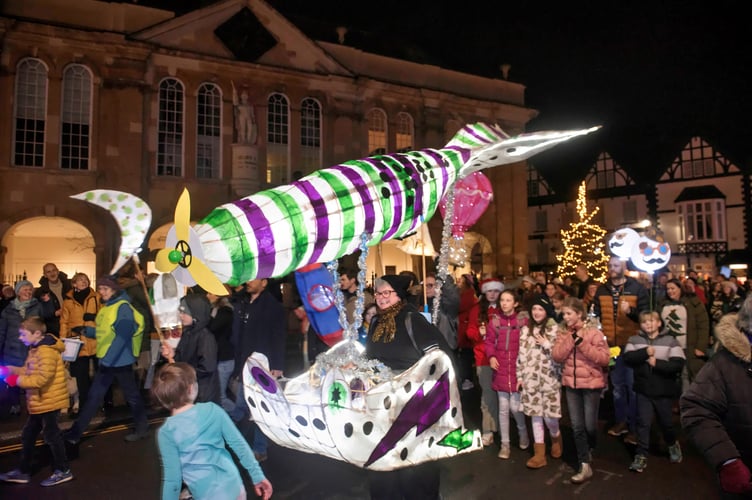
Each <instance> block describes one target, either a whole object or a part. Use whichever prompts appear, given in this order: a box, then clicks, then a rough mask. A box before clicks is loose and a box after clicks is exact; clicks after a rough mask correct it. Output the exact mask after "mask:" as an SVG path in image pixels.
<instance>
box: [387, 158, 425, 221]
mask: <svg viewBox="0 0 752 500" xmlns="http://www.w3.org/2000/svg"><path fill="white" fill-rule="evenodd" d="M421 153H422V152H421ZM392 158H394V159H396V160H397V161H399V162H400V164H402V166H403V167H405V170H407V169H408V168H409V171H410V172H412V174H411V175H410V178H411V179H412V180H413V182H414V183H415V197H414V201H413V213H414V214H421V215H422V214H423V188H425V184H424V183H423V179H421V176H420V171H419V170H418V167H417V166H415V163H413V162H417V163H420V162H421V161H425V160H427V159H428V158H422V157H417V158H416V157H415V156H414V155H406V154H399V155H394V156H393V157H392ZM410 160H412V161H410ZM433 167H434V165H431V164H430V162H428V167H427V170H433ZM405 213H407V207H406V208H405Z"/></svg>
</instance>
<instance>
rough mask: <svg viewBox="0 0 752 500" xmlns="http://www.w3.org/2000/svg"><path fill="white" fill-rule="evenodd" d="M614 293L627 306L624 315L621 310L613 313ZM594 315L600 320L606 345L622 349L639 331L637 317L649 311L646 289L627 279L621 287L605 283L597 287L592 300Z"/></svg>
mask: <svg viewBox="0 0 752 500" xmlns="http://www.w3.org/2000/svg"><path fill="white" fill-rule="evenodd" d="M615 291H618V292H619V300H620V301H624V302H627V303H628V304H629V307H630V310H629V313H627V314H624V311H622V310H621V308H617V310H616V312H614V297H613V294H614V292H615ZM593 303H594V304H595V311H594V312H595V315H596V316H598V317H599V318H600V319H601V325H602V328H603V333H604V335H606V338H607V339H608V345H609V346H611V347H613V346H619V347H624V346H625V345H626V344H627V341H628V340H629V337H631V336H632V335H635V334H637V332H638V330H639V329H640V324H639V322H638V316H639V314H640V312H641V311H647V310H648V309H650V297H649V296H648V291H647V289H646V288H645V287H644V286H642V285H641V284H640V283H639V282H638V281H637V280H636V279H634V278H630V277H627V281H626V282H625V283H624V284H623V285H619V286H616V285H614V284H612V283H611V281H607V282H606V283H604V284H603V285H601V286H599V287H598V290H596V292H595V298H594V299H593Z"/></svg>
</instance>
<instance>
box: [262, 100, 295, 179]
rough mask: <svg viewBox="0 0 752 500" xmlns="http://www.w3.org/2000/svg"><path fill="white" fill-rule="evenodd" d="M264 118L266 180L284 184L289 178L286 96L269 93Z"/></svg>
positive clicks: (288, 117)
mask: <svg viewBox="0 0 752 500" xmlns="http://www.w3.org/2000/svg"><path fill="white" fill-rule="evenodd" d="M266 118H267V119H266V123H267V125H266V126H267V129H266V130H267V134H266V182H267V184H272V185H279V184H284V183H286V182H288V181H289V179H290V175H289V172H288V171H289V168H290V153H289V150H288V145H289V143H290V103H289V101H288V100H287V97H285V96H284V95H282V94H272V95H270V96H269V106H268V111H267V117H266Z"/></svg>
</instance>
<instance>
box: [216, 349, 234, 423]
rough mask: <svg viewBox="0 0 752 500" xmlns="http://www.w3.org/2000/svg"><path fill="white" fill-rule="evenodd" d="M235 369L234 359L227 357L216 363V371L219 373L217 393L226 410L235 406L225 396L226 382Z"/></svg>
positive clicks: (228, 410) (230, 409)
mask: <svg viewBox="0 0 752 500" xmlns="http://www.w3.org/2000/svg"><path fill="white" fill-rule="evenodd" d="M234 369H235V360H233V359H228V360H226V361H220V362H218V363H217V373H218V374H219V395H220V402H221V404H222V408H224V409H225V411H226V412H228V413H229V412H230V411H232V409H233V408H235V402H234V401H233V400H231V399H230V398H228V397H227V383H228V382H229V381H230V375H232V371H233V370H234Z"/></svg>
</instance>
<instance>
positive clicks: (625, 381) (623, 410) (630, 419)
mask: <svg viewBox="0 0 752 500" xmlns="http://www.w3.org/2000/svg"><path fill="white" fill-rule="evenodd" d="M609 377H610V378H611V386H612V391H613V398H614V422H615V423H617V424H620V423H622V422H624V423H626V424H627V426H628V428H629V432H635V427H636V423H637V397H636V395H635V392H634V371H633V370H632V368H631V367H630V366H629V365H627V364H626V363H625V362H624V358H623V357H622V356H619V357H617V358H616V364H614V366H613V368H612V369H611V373H610V374H609Z"/></svg>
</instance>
